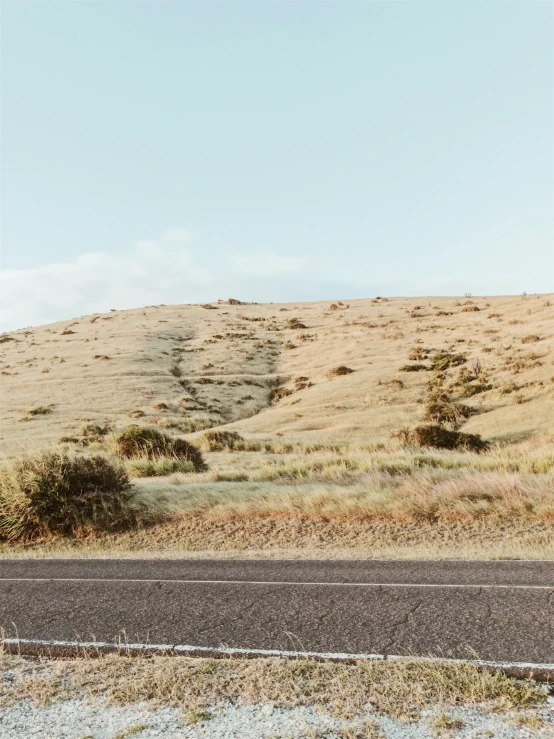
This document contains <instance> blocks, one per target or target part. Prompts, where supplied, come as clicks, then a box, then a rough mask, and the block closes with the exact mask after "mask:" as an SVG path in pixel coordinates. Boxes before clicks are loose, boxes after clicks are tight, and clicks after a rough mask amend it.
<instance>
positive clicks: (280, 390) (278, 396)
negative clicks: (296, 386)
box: [269, 385, 292, 403]
mask: <svg viewBox="0 0 554 739" xmlns="http://www.w3.org/2000/svg"><path fill="white" fill-rule="evenodd" d="M287 395H292V390H291V389H290V388H288V387H285V386H284V385H281V386H280V387H274V388H273V390H272V391H271V392H270V394H269V397H270V398H271V400H272V402H273V403H278V402H279V401H280V400H282V399H283V398H286V397H287Z"/></svg>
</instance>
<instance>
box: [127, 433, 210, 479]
mask: <svg viewBox="0 0 554 739" xmlns="http://www.w3.org/2000/svg"><path fill="white" fill-rule="evenodd" d="M112 446H113V449H114V451H115V453H116V454H117V455H119V456H120V457H125V458H126V459H131V458H132V457H147V458H148V459H156V458H157V457H174V458H176V459H186V460H188V461H189V462H192V464H193V467H194V470H195V471H196V472H201V471H203V470H205V469H206V464H205V463H204V460H203V459H202V454H201V452H200V450H199V449H197V448H196V447H195V446H194V445H193V444H190V443H189V442H188V441H185V439H174V438H173V437H171V436H169V435H168V434H164V433H163V432H162V431H158V429H154V428H148V427H147V426H138V425H137V424H131V425H130V426H126V427H125V428H124V429H122V430H121V431H120V432H119V433H117V434H115V436H114V437H113V439H112Z"/></svg>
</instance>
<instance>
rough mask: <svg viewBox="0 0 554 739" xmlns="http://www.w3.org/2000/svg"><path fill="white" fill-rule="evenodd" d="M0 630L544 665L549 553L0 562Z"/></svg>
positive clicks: (552, 587) (552, 602) (550, 599)
mask: <svg viewBox="0 0 554 739" xmlns="http://www.w3.org/2000/svg"><path fill="white" fill-rule="evenodd" d="M0 629H2V630H3V632H4V634H5V636H8V637H16V636H17V637H19V638H21V639H38V640H75V639H80V640H84V641H90V640H93V641H107V642H116V641H120V640H121V639H122V638H123V639H124V640H126V641H129V642H136V643H150V644H152V643H153V644H181V645H193V646H199V647H211V648H219V647H221V646H226V647H238V648H245V649H252V650H259V649H281V650H299V651H310V652H323V653H329V652H331V653H349V654H361V653H365V654H367V653H372V654H375V653H377V654H385V655H393V654H394V655H418V656H431V655H432V656H446V657H478V658H480V659H485V660H493V661H510V662H512V661H513V662H534V663H554V562H522V561H503V562H464V561H451V562H445V561H441V562H428V561H425V562H415V561H336V560H334V561H267V560H260V561H256V560H244V561H221V560H210V561H207V560H97V559H94V560H60V559H56V560H0Z"/></svg>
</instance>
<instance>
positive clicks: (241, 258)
mask: <svg viewBox="0 0 554 739" xmlns="http://www.w3.org/2000/svg"><path fill="white" fill-rule="evenodd" d="M228 261H229V263H230V265H231V266H232V267H233V269H234V270H235V271H236V272H237V274H239V275H241V276H242V277H273V276H274V275H277V274H283V273H287V272H299V271H300V270H302V269H304V267H306V266H307V265H308V264H309V263H310V261H311V260H310V258H309V257H283V256H280V255H279V254H275V253H274V252H262V253H259V252H252V251H241V252H234V253H233V254H231V255H230V256H229V257H228Z"/></svg>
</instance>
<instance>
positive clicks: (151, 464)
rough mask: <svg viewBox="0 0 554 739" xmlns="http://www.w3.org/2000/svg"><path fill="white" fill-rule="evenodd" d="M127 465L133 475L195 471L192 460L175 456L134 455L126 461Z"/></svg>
mask: <svg viewBox="0 0 554 739" xmlns="http://www.w3.org/2000/svg"><path fill="white" fill-rule="evenodd" d="M125 467H126V469H127V471H128V473H129V474H130V475H131V477H168V476H169V475H173V474H176V473H180V474H186V473H190V472H195V469H194V464H193V463H192V462H190V461H189V460H188V459H176V458H175V457H156V458H155V459H148V457H134V458H133V459H129V460H127V461H126V463H125Z"/></svg>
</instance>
